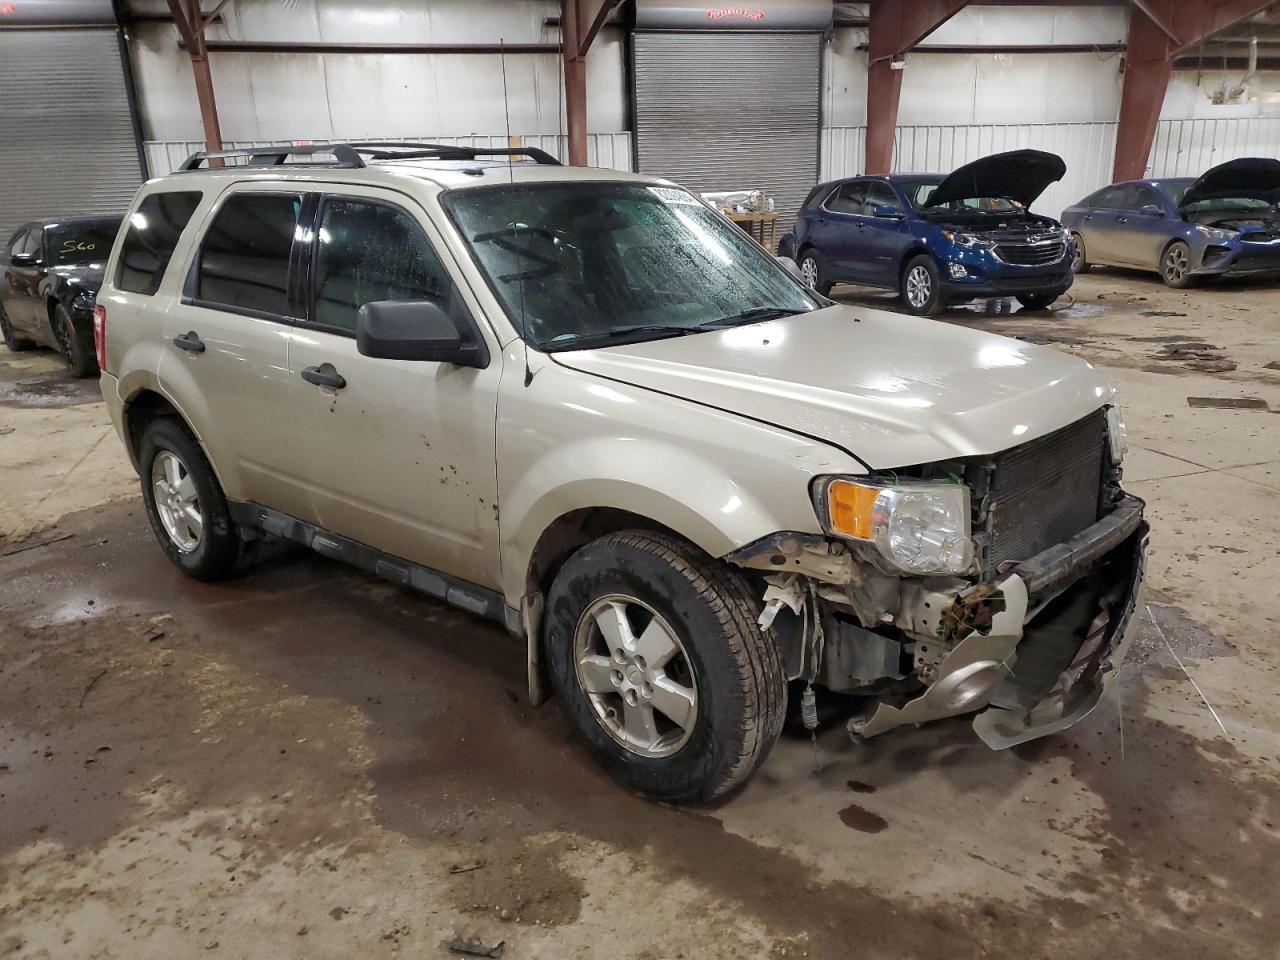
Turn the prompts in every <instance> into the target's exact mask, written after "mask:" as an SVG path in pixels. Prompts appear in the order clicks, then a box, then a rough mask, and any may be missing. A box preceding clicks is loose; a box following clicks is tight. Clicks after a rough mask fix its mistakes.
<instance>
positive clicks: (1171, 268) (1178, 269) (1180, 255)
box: [1164, 243, 1191, 283]
mask: <svg viewBox="0 0 1280 960" xmlns="http://www.w3.org/2000/svg"><path fill="white" fill-rule="evenodd" d="M1190 267H1191V262H1190V260H1189V258H1188V257H1187V248H1186V247H1185V246H1183V245H1182V244H1180V243H1175V244H1174V245H1173V246H1172V247H1170V248H1169V250H1168V252H1167V253H1166V254H1165V255H1164V275H1165V278H1166V279H1168V280H1170V281H1173V282H1175V283H1177V282H1180V281H1182V280H1183V279H1185V278H1186V275H1187V272H1188V270H1189V269H1190Z"/></svg>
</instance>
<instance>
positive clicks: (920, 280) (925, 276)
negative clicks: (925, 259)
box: [907, 264, 933, 310]
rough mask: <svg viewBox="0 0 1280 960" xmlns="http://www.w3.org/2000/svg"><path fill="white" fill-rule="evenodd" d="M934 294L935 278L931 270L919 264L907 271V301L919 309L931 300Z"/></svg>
mask: <svg viewBox="0 0 1280 960" xmlns="http://www.w3.org/2000/svg"><path fill="white" fill-rule="evenodd" d="M932 294H933V278H932V277H930V276H929V271H928V270H926V269H925V268H924V267H923V266H921V265H919V264H917V265H916V266H914V267H912V268H911V269H910V270H909V271H907V303H909V304H911V306H913V307H915V308H916V309H917V310H919V309H920V308H922V307H923V306H924V305H925V304H927V303H928V302H929V297H930V296H931V295H932Z"/></svg>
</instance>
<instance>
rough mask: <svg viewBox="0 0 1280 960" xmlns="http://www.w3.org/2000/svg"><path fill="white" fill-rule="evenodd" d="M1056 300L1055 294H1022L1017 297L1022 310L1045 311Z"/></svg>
mask: <svg viewBox="0 0 1280 960" xmlns="http://www.w3.org/2000/svg"><path fill="white" fill-rule="evenodd" d="M1057 299H1058V295H1057V294H1056V293H1024V294H1022V295H1021V296H1020V297H1018V302H1019V303H1020V304H1022V308H1023V309H1024V310H1047V309H1048V308H1049V305H1050V304H1051V303H1053V301H1055V300H1057Z"/></svg>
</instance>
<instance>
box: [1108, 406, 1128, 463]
mask: <svg viewBox="0 0 1280 960" xmlns="http://www.w3.org/2000/svg"><path fill="white" fill-rule="evenodd" d="M1107 440H1108V441H1109V442H1110V444H1111V462H1112V463H1114V464H1117V465H1118V464H1119V463H1121V461H1123V460H1124V455H1125V453H1127V452H1128V450H1129V429H1128V428H1127V427H1126V426H1125V425H1124V414H1123V413H1121V412H1120V405H1119V404H1117V403H1113V404H1112V405H1111V406H1109V407H1107Z"/></svg>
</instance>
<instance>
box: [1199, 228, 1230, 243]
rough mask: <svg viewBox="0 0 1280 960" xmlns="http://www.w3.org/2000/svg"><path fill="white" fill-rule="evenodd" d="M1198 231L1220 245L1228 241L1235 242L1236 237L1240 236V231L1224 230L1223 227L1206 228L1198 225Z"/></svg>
mask: <svg viewBox="0 0 1280 960" xmlns="http://www.w3.org/2000/svg"><path fill="white" fill-rule="evenodd" d="M1196 229H1197V230H1199V231H1200V232H1201V233H1203V234H1204V235H1205V236H1206V237H1208V238H1209V239H1210V240H1214V241H1217V242H1218V243H1225V242H1226V241H1227V240H1234V239H1235V238H1236V237H1238V236H1240V231H1239V230H1223V229H1222V228H1221V227H1206V226H1203V225H1201V224H1196Z"/></svg>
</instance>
